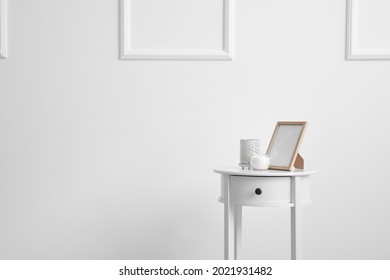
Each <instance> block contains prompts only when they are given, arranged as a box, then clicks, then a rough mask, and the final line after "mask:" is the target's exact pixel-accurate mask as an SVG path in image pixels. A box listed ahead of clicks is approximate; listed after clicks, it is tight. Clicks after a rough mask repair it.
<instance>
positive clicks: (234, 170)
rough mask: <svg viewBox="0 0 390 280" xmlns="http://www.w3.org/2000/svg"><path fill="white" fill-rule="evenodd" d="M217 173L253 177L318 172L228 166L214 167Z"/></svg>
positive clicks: (313, 172) (303, 174)
mask: <svg viewBox="0 0 390 280" xmlns="http://www.w3.org/2000/svg"><path fill="white" fill-rule="evenodd" d="M214 172H215V173H219V174H226V175H235V176H253V177H299V176H308V175H312V174H315V173H317V171H316V170H310V171H309V170H300V169H297V170H294V171H283V170H253V169H252V168H251V169H248V168H245V169H242V168H241V167H239V166H228V167H220V168H216V169H214Z"/></svg>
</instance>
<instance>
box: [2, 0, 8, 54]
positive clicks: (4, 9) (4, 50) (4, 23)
mask: <svg viewBox="0 0 390 280" xmlns="http://www.w3.org/2000/svg"><path fill="white" fill-rule="evenodd" d="M6 57H7V0H0V58H6Z"/></svg>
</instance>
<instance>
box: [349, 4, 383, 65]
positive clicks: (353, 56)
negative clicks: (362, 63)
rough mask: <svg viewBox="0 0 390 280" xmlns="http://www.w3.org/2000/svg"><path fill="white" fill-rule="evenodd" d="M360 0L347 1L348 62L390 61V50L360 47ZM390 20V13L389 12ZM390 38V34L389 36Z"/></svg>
mask: <svg viewBox="0 0 390 280" xmlns="http://www.w3.org/2000/svg"><path fill="white" fill-rule="evenodd" d="M359 15H360V13H359V0H347V36H346V37H347V38H346V59H347V60H387V59H390V49H387V48H380V47H377V48H362V47H360V46H359V42H358V38H359ZM389 18H390V11H389ZM388 36H390V33H389V34H388Z"/></svg>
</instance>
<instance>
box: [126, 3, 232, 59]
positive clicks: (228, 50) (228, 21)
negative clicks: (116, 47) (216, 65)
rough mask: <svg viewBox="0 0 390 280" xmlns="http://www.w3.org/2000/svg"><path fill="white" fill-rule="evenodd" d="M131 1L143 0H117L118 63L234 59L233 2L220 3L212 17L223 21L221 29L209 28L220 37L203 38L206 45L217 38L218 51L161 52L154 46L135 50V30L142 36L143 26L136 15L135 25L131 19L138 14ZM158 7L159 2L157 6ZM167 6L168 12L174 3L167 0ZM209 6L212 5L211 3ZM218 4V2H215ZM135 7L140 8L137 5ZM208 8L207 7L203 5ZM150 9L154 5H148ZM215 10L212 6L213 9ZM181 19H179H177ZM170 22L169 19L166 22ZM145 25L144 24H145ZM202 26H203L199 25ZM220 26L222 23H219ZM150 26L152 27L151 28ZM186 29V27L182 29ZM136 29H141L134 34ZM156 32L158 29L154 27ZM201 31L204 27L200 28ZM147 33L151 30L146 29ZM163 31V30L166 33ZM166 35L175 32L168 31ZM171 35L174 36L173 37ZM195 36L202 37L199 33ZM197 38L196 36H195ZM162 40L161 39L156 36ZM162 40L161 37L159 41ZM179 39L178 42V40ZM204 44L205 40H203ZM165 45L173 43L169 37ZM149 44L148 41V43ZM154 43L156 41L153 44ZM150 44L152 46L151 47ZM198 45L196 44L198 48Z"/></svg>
mask: <svg viewBox="0 0 390 280" xmlns="http://www.w3.org/2000/svg"><path fill="white" fill-rule="evenodd" d="M134 1H142V0H120V25H121V26H120V59H131V60H232V58H233V1H234V0H220V1H221V3H223V5H221V7H222V9H223V11H218V14H216V15H215V18H218V17H221V15H222V14H223V16H222V17H221V21H223V23H222V25H221V28H219V25H218V28H217V25H216V24H215V26H212V28H214V29H212V30H217V31H216V33H218V32H219V30H220V34H216V36H213V35H212V34H211V36H209V37H205V38H209V39H210V38H211V39H210V40H209V41H213V42H214V41H215V38H216V37H218V38H220V41H221V47H216V48H214V47H212V48H210V49H208V48H200V47H198V46H193V47H192V45H191V46H190V47H188V46H186V47H183V46H178V47H169V48H166V47H165V48H161V47H160V46H159V45H158V44H157V45H152V47H150V46H148V47H142V46H141V47H139V45H142V44H139V45H138V47H134V45H135V42H134V38H133V37H134V34H132V32H134V30H136V31H138V33H137V34H141V33H142V32H141V31H143V29H142V28H144V24H143V23H142V24H140V23H139V21H140V18H141V20H142V17H140V16H139V15H136V16H137V20H138V25H137V24H136V20H135V19H134V18H132V17H134V15H135V13H137V10H134V9H135V8H134V6H135V5H134V4H135V2H134ZM156 1H165V0H156ZM177 1H179V2H178V4H181V3H180V1H181V0H177ZM194 1H195V2H193V3H192V5H198V3H199V5H205V3H207V1H203V4H201V3H200V1H199V2H197V1H196V0H194ZM160 3H161V2H160ZM169 3H170V6H167V9H171V7H172V3H174V1H172V0H170V1H169ZM210 3H211V2H210ZM214 3H218V2H214ZM137 4H140V2H138V3H137ZM206 5H207V4H206ZM150 6H151V8H152V7H153V5H150ZM213 7H215V6H213ZM201 8H202V9H207V7H203V6H202V7H201ZM152 12H153V13H156V10H153V11H151V13H152ZM157 12H158V13H162V12H164V11H157ZM179 16H180V15H179ZM168 20H169V18H168ZM145 21H147V20H145ZM145 24H149V25H150V23H149V22H145ZM187 24H189V25H190V26H191V27H193V26H195V27H196V26H197V25H196V24H197V22H190V23H188V22H187ZM202 24H204V22H202ZM219 24H221V23H219ZM151 26H153V25H151ZM184 26H185V25H184ZM171 27H173V28H178V29H180V28H181V29H180V31H181V32H183V31H182V29H183V26H181V25H180V24H176V25H172V26H171ZM137 28H140V29H138V30H137ZM156 28H160V27H159V26H157V27H156ZM203 28H205V27H204V25H203ZM149 30H150V29H149ZM165 31H166V29H165ZM167 32H168V31H167ZM169 32H175V30H173V31H169ZM149 33H152V34H148V35H151V36H153V34H154V33H156V34H158V31H157V30H156V31H152V32H149ZM173 34H174V33H173ZM189 34H190V33H189ZM198 34H201V33H200V32H199V33H198ZM195 35H196V34H195ZM159 36H160V37H159V38H161V35H159ZM162 38H163V39H160V40H164V37H162ZM179 39H180V38H179ZM205 40H206V39H205ZM165 41H166V42H169V44H172V40H170V39H169V38H168V37H167V38H166V39H165ZM148 42H150V40H149V41H148ZM153 42H155V41H153ZM200 43H204V44H205V45H207V44H209V45H210V44H211V43H210V42H200ZM150 44H151V43H150ZM197 45H199V44H197Z"/></svg>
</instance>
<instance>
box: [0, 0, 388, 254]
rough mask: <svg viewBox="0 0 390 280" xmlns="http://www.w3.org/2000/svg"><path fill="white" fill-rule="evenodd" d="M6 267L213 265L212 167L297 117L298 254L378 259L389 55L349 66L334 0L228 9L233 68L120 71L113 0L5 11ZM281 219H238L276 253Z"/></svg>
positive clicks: (281, 212) (265, 215) (165, 66)
mask: <svg viewBox="0 0 390 280" xmlns="http://www.w3.org/2000/svg"><path fill="white" fill-rule="evenodd" d="M8 6H9V7H8V8H9V57H8V58H7V59H5V60H0V141H1V145H0V228H1V229H0V258H1V259H219V258H222V257H223V219H222V216H223V207H222V205H220V204H219V203H218V202H217V197H218V195H219V193H218V192H219V176H218V175H217V174H214V173H213V172H212V169H213V168H214V167H217V166H219V165H228V164H236V163H237V162H238V152H239V151H238V149H239V139H240V138H245V137H258V138H260V139H262V141H263V147H265V146H266V145H267V144H268V141H269V138H270V137H271V133H272V131H273V128H274V125H275V123H276V121H278V120H307V121H308V122H309V127H308V131H307V134H306V136H305V139H304V142H303V145H302V153H303V155H304V156H305V159H306V163H307V166H308V168H315V169H318V170H320V173H318V175H316V176H315V177H313V181H312V184H313V187H314V190H313V196H314V199H315V203H314V204H313V205H311V206H309V207H307V208H306V209H305V212H304V218H305V227H304V234H305V241H306V243H305V254H306V257H307V258H309V259H388V258H390V238H389V236H390V224H389V222H388V220H389V217H388V216H389V213H390V204H389V203H388V197H389V196H390V188H389V181H388V177H389V176H388V172H387V170H388V167H389V160H388V158H389V157H390V149H389V146H388V143H389V141H390V135H389V133H388V129H387V122H386V120H387V119H389V118H390V111H389V110H388V101H389V98H388V92H389V91H390V79H389V71H390V62H389V61H345V60H344V57H345V51H344V50H345V2H344V1H340V0H328V1H322V0H316V1H307V0H295V1H290V0H262V1H258V0H238V1H236V28H235V29H236V30H235V32H236V38H235V54H236V58H235V60H234V61H232V62H229V61H209V62H207V61H120V60H118V1H116V0H112V1H106V0H84V1H78V0H68V1H50V0H35V1H28V0H12V1H9V5H8ZM288 221H289V211H288V210H286V209H259V208H245V209H244V238H245V239H244V256H245V258H253V259H267V258H270V259H287V258H288V257H289V254H290V252H289V246H288V244H289V235H288V230H289V228H288Z"/></svg>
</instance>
